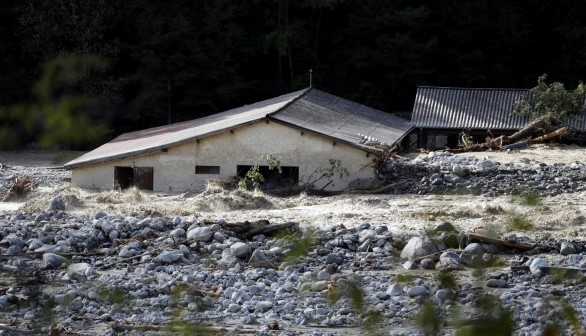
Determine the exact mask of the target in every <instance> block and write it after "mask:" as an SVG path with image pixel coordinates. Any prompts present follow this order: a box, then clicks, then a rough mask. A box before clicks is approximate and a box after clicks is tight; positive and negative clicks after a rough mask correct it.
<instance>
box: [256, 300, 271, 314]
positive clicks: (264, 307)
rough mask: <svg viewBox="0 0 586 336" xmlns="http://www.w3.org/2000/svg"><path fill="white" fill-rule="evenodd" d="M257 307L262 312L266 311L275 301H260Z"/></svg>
mask: <svg viewBox="0 0 586 336" xmlns="http://www.w3.org/2000/svg"><path fill="white" fill-rule="evenodd" d="M255 308H256V310H259V311H261V312H266V311H267V310H269V309H271V308H273V303H272V302H271V301H259V302H258V303H257V304H256V307H255Z"/></svg>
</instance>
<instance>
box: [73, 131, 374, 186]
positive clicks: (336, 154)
mask: <svg viewBox="0 0 586 336" xmlns="http://www.w3.org/2000/svg"><path fill="white" fill-rule="evenodd" d="M264 154H272V155H273V156H275V157H276V158H277V159H278V160H280V161H281V166H295V167H299V179H300V180H301V181H307V180H308V179H309V177H310V175H311V174H312V173H313V172H314V171H315V170H316V169H317V168H319V166H320V165H322V164H324V163H326V162H327V160H328V159H338V160H341V162H342V165H343V166H344V167H346V169H348V172H349V173H350V175H349V176H347V177H345V178H343V179H341V180H340V179H337V177H336V179H335V180H334V183H332V184H330V185H329V186H328V187H327V188H326V189H328V190H342V189H345V188H346V187H348V183H349V182H350V181H352V180H355V179H357V178H373V177H374V168H373V166H372V164H371V162H372V154H370V155H369V156H367V153H366V152H364V151H361V150H359V149H356V148H354V147H351V146H349V145H346V144H343V143H339V142H338V143H336V144H335V145H334V142H333V141H332V140H330V139H327V138H324V137H321V136H318V135H314V134H309V133H304V134H301V132H300V131H299V130H297V129H294V128H291V127H288V126H284V125H281V124H278V123H275V122H269V123H266V122H265V121H261V122H258V123H255V124H252V125H248V126H244V127H241V128H237V129H234V130H233V133H231V132H230V131H226V132H223V133H219V134H216V135H212V136H210V137H207V138H203V139H200V140H199V143H198V142H196V141H193V142H189V143H186V144H182V145H178V146H175V147H171V148H168V150H167V152H158V153H153V154H147V155H141V156H135V157H130V158H127V159H122V160H116V161H111V162H106V163H100V164H93V165H88V166H83V167H79V168H74V169H73V171H72V178H71V184H72V185H73V186H75V187H81V188H90V189H112V188H114V167H115V166H132V165H135V166H137V167H153V189H154V190H155V191H162V192H168V191H170V192H174V191H199V190H202V189H203V188H204V187H205V183H206V180H207V179H208V178H218V177H219V178H226V177H230V176H235V175H237V171H236V166H237V165H254V164H255V163H256V162H257V160H258V159H259V158H260V157H261V156H262V155H264ZM196 165H204V166H220V175H204V174H195V166H196ZM326 182H327V181H321V182H320V183H318V185H317V187H321V186H322V185H323V183H326Z"/></svg>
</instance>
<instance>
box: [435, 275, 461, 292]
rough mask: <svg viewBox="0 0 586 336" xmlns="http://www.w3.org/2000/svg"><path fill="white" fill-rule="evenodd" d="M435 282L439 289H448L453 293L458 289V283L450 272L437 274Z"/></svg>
mask: <svg viewBox="0 0 586 336" xmlns="http://www.w3.org/2000/svg"><path fill="white" fill-rule="evenodd" d="M436 280H437V282H439V284H440V287H441V288H448V289H451V290H454V291H455V290H457V289H458V283H457V282H456V278H455V277H454V274H453V273H452V272H438V273H437V275H436Z"/></svg>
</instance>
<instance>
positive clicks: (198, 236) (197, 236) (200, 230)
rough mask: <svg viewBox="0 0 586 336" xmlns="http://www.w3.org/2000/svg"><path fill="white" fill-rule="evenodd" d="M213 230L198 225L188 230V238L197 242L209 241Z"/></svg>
mask: <svg viewBox="0 0 586 336" xmlns="http://www.w3.org/2000/svg"><path fill="white" fill-rule="evenodd" d="M213 234H214V233H213V232H212V230H210V228H208V227H196V228H194V229H191V230H189V232H187V240H194V241H197V242H209V241H210V240H212V236H213Z"/></svg>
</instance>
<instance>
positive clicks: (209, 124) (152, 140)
mask: <svg viewBox="0 0 586 336" xmlns="http://www.w3.org/2000/svg"><path fill="white" fill-rule="evenodd" d="M306 91H307V89H305V90H300V91H296V92H292V93H289V94H286V95H282V96H279V97H276V98H272V99H268V100H264V101H261V102H258V103H255V104H252V105H245V106H242V107H239V108H235V109H232V110H229V111H226V112H221V113H217V114H214V115H211V116H208V117H204V118H199V119H194V120H189V121H184V122H180V123H175V124H171V125H166V126H160V127H155V128H149V129H145V130H141V131H136V132H131V133H125V134H122V135H120V136H119V137H117V138H115V139H114V140H112V141H110V142H108V143H106V144H104V145H102V146H100V147H98V148H96V149H94V150H93V151H91V152H88V153H86V154H84V155H82V156H80V157H78V158H77V159H75V160H73V161H70V162H68V163H66V164H65V168H73V167H76V166H82V165H86V164H90V163H96V162H103V161H109V160H113V159H118V158H123V157H128V156H135V155H140V154H146V153H151V152H155V151H158V150H161V149H163V148H166V147H169V146H172V145H177V144H180V143H184V142H188V141H192V140H194V139H197V138H200V137H203V136H206V135H210V134H214V133H217V132H220V131H223V130H227V129H230V128H233V127H236V126H239V125H243V124H247V123H251V122H254V121H257V120H260V119H262V118H264V117H265V116H266V115H268V114H271V113H273V112H276V111H278V110H279V109H281V108H283V107H284V106H286V105H287V104H289V103H290V102H291V101H293V100H294V99H295V98H298V97H300V96H301V95H303V94H304V93H305V92H306Z"/></svg>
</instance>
